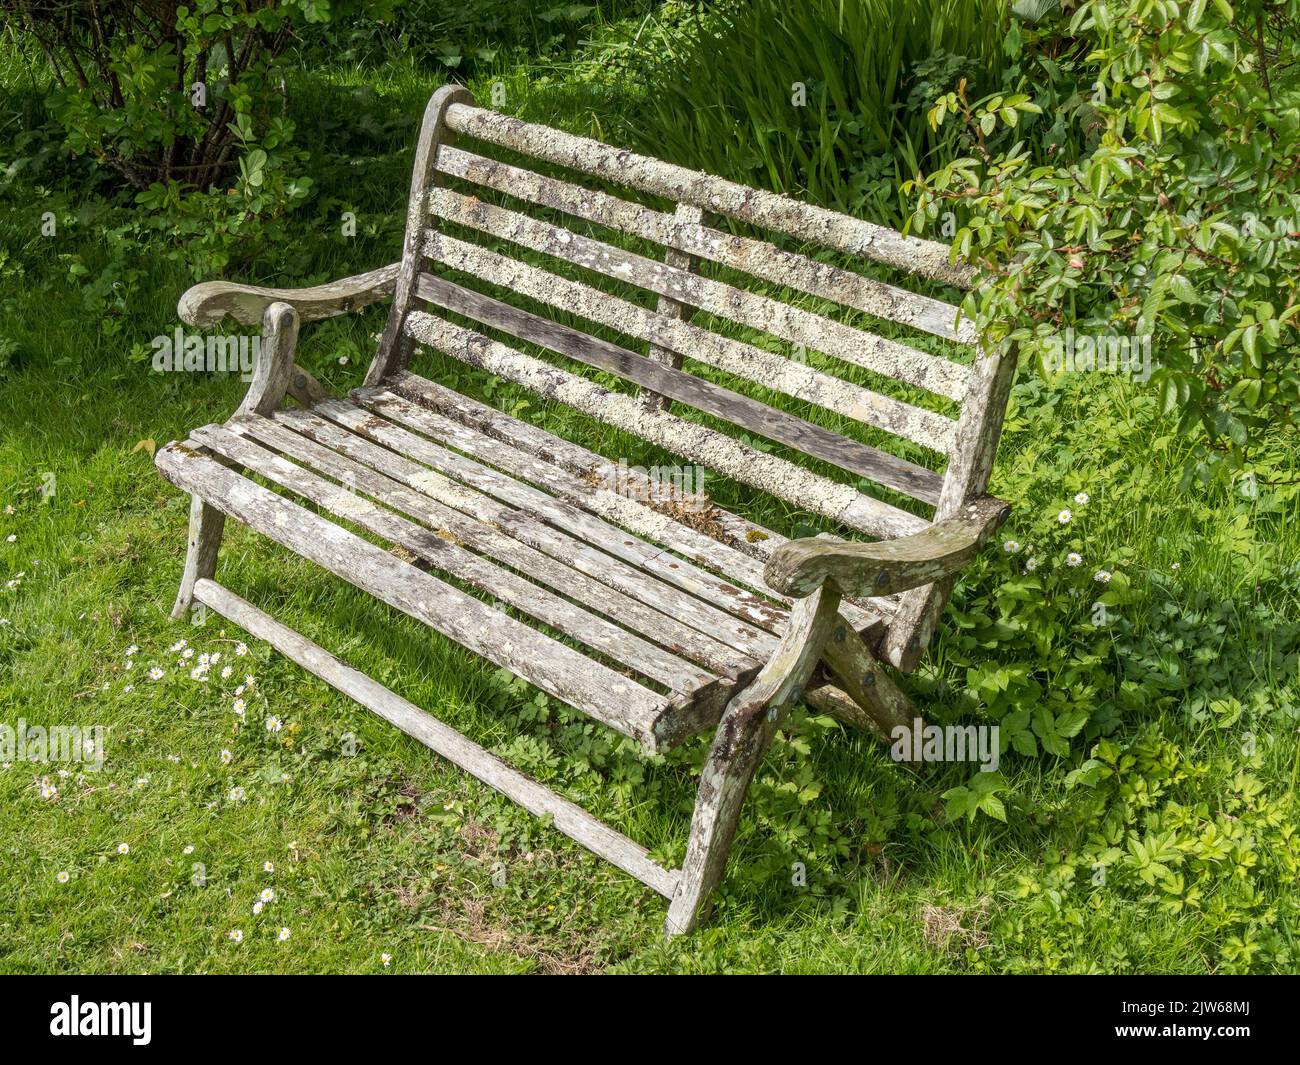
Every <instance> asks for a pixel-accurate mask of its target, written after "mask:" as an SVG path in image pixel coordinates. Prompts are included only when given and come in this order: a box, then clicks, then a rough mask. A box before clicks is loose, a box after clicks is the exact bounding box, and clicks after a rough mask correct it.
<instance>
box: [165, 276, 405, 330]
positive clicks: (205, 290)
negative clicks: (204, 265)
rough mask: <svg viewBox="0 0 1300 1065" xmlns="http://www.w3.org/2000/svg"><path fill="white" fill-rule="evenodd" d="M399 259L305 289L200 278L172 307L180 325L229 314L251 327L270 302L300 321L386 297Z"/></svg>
mask: <svg viewBox="0 0 1300 1065" xmlns="http://www.w3.org/2000/svg"><path fill="white" fill-rule="evenodd" d="M400 265H401V264H400V263H392V264H390V265H389V266H381V267H380V268H379V269H378V270H371V271H369V272H367V273H364V274H357V275H356V276H355V277H345V278H342V279H341V280H339V281H331V282H330V283H329V284H326V285H312V286H310V287H307V288H262V287H260V286H258V285H241V284H238V283H236V282H233V281H204V282H202V283H201V284H198V285H195V286H193V287H192V288H190V289H188V290H187V291H186V293H185V294H184V295H183V296H182V297H181V299H180V303H179V304H178V305H177V307H176V311H177V313H178V314H179V315H180V319H181V321H182V322H184V323H185V324H186V325H192V326H195V327H196V328H197V327H203V326H213V325H217V324H218V323H219V322H220V321H221V320H222V319H223V318H227V317H229V318H232V319H233V320H234V321H236V322H239V323H240V324H242V325H257V324H258V323H259V322H260V321H261V320H262V313H263V312H264V311H265V310H266V308H267V306H269V305H270V304H272V303H287V304H289V306H291V307H292V308H293V309H294V310H295V311H297V312H298V316H299V318H301V319H302V321H304V322H316V321H319V320H320V319H322V318H333V317H335V316H336V315H340V314H349V313H350V312H352V311H355V310H359V309H360V308H362V307H366V306H369V305H370V304H372V303H377V302H379V301H380V300H382V299H385V298H387V297H388V296H391V295H392V293H393V284H394V282H395V281H396V279H397V272H398V269H399V268H400Z"/></svg>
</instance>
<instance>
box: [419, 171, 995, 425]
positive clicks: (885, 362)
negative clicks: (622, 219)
mask: <svg viewBox="0 0 1300 1065" xmlns="http://www.w3.org/2000/svg"><path fill="white" fill-rule="evenodd" d="M429 203H430V208H431V210H432V211H433V213H434V214H435V215H436V216H437V217H439V218H443V219H445V220H447V221H450V222H455V223H456V224H458V225H463V226H467V227H468V228H470V229H475V230H478V231H479V232H481V233H484V234H487V235H490V236H494V237H501V238H503V239H505V240H508V241H510V242H512V243H514V244H517V245H519V246H521V247H525V248H529V249H530V250H532V251H537V252H542V253H543V254H546V255H550V256H553V257H555V258H558V259H562V260H564V261H565V262H568V263H572V264H573V265H575V266H581V267H583V268H585V269H588V270H592V271H595V272H596V273H600V274H604V275H605V276H607V277H612V278H614V279H615V280H618V281H622V282H625V283H627V284H631V285H635V286H637V287H639V288H643V289H646V290H648V291H650V292H655V293H658V294H659V295H662V296H668V297H671V298H672V299H675V300H678V301H680V302H682V303H685V304H687V305H689V306H692V307H698V308H699V309H701V310H704V311H707V312H708V313H710V314H715V315H718V316H719V317H723V318H726V319H729V320H730V321H733V322H736V323H738V324H740V325H744V326H748V327H749V328H752V329H757V330H760V331H762V332H765V333H769V334H771V335H773V336H777V337H780V338H781V339H783V340H787V341H789V342H791V343H793V344H803V345H805V346H806V347H808V348H811V349H813V350H816V351H822V352H825V353H827V354H829V355H833V356H834V357H835V358H837V359H841V360H843V361H845V362H849V363H853V364H854V365H857V366H861V367H863V368H865V369H868V370H872V371H873V372H875V373H879V374H883V375H884V376H886V377H892V378H894V379H895V380H899V381H905V382H907V383H908V384H911V385H915V386H917V387H918V388H924V389H926V390H928V391H930V392H933V393H935V394H937V395H942V396H947V397H949V398H950V399H955V400H958V401H960V400H961V399H962V398H964V396H965V394H966V388H967V384H968V381H969V376H970V374H969V371H968V370H967V368H966V367H965V366H962V365H960V364H959V363H955V362H951V361H949V360H947V359H944V358H940V357H939V356H936V355H930V354H928V353H926V352H923V351H918V350H917V349H915V348H911V347H908V346H907V345H906V344H900V343H898V342H897V341H894V340H887V339H885V338H884V337H879V336H876V335H875V334H874V333H868V332H866V331H864V330H861V329H855V328H853V327H852V326H848V325H844V324H843V323H841V322H836V321H834V320H832V319H830V318H826V317H823V316H822V315H818V314H814V313H813V312H811V311H807V310H804V309H803V308H801V307H793V306H791V305H790V304H787V303H782V302H781V301H780V300H776V299H772V298H770V297H768V296H762V295H759V294H758V293H755V292H749V291H747V290H745V289H740V288H736V287H735V286H733V285H728V284H726V283H724V282H721V281H715V280H713V279H711V278H707V277H701V276H700V275H698V274H692V273H688V272H687V271H685V270H679V269H677V268H675V267H672V266H668V265H666V264H664V263H660V262H656V261H655V260H653V259H647V258H645V257H644V256H641V255H637V254H635V253H634V252H630V251H624V250H623V249H621V248H617V247H614V246H613V245H612V244H606V243H604V242H603V241H599V240H595V239H593V238H591V237H586V236H583V235H582V234H580V233H574V232H571V231H570V230H567V229H564V228H563V227H561V226H554V225H550V224H549V223H546V222H542V221H539V220H537V219H535V218H531V217H529V216H528V215H525V214H521V213H519V212H517V211H511V210H508V209H506V208H504V207H497V206H495V205H493V204H490V203H485V202H484V201H482V200H478V199H475V198H474V197H471V196H465V195H463V194H462V193H459V192H455V191H453V190H451V189H445V188H437V189H433V190H432V191H431V192H430V195H429Z"/></svg>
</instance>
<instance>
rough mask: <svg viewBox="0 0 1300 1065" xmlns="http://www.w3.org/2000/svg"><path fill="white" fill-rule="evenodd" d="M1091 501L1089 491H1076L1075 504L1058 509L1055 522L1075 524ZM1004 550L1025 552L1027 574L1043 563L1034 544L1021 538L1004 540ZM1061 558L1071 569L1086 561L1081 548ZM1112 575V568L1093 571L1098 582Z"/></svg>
mask: <svg viewBox="0 0 1300 1065" xmlns="http://www.w3.org/2000/svg"><path fill="white" fill-rule="evenodd" d="M1091 502H1092V496H1090V495H1089V494H1088V493H1087V492H1076V493H1075V496H1074V501H1073V506H1065V507H1062V508H1061V509H1060V510H1058V511H1057V513H1056V521H1055V524H1056V525H1058V526H1060V527H1062V528H1064V527H1066V526H1070V525H1073V524H1074V522H1075V521H1076V519H1077V517H1078V516H1079V513H1080V512H1081V511H1082V509H1083V508H1084V507H1086V506H1087V505H1088V504H1089V503H1091ZM1002 550H1003V551H1004V552H1006V553H1007V554H1008V555H1020V554H1024V556H1025V558H1024V563H1023V566H1024V572H1025V573H1027V574H1028V573H1033V572H1034V571H1035V570H1036V569H1038V567H1039V566H1041V565H1042V564H1043V559H1042V558H1041V557H1040V556H1039V555H1038V554H1036V553H1034V545H1033V544H1027V545H1023V546H1022V545H1021V543H1020V541H1019V540H1004V541H1003V542H1002ZM1061 559H1062V561H1064V562H1065V565H1066V566H1067V567H1068V568H1070V569H1078V568H1079V567H1081V566H1082V565H1083V564H1084V562H1085V561H1086V560H1085V558H1084V555H1083V552H1082V551H1081V550H1070V551H1066V552H1065V553H1064V555H1062V556H1061ZM1112 576H1113V574H1112V573H1111V571H1110V570H1108V569H1102V568H1099V569H1097V570H1096V571H1095V572H1094V573H1093V575H1092V579H1093V580H1094V581H1096V582H1097V583H1098V584H1109V583H1110V580H1111V577H1112Z"/></svg>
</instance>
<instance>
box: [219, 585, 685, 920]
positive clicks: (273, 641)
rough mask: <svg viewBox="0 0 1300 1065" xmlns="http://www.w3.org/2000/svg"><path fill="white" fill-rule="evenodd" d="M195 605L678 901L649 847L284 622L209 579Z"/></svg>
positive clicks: (669, 875) (670, 873)
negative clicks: (511, 764) (606, 822)
mask: <svg viewBox="0 0 1300 1065" xmlns="http://www.w3.org/2000/svg"><path fill="white" fill-rule="evenodd" d="M194 598H195V599H197V600H198V601H199V602H200V603H203V604H204V605H205V606H207V607H209V608H210V609H212V610H214V611H216V612H217V613H218V614H220V615H221V616H222V617H224V618H227V619H228V620H230V621H231V622H233V623H234V624H236V625H238V626H240V627H241V628H243V629H244V630H246V631H247V632H249V633H251V634H252V635H254V636H256V637H257V638H258V639H260V640H265V641H266V642H267V643H269V644H270V645H271V646H272V647H274V648H275V649H276V650H277V651H279V652H280V653H281V654H282V655H284V656H285V657H286V658H288V659H289V660H290V661H293V662H296V663H297V664H298V665H300V666H302V667H303V668H304V669H306V670H307V671H309V672H311V673H314V674H315V675H316V676H318V677H320V679H321V680H323V681H325V683H326V684H329V685H330V686H331V687H333V688H335V689H337V690H338V691H340V692H342V693H343V694H344V695H346V696H348V697H349V698H351V699H354V700H355V701H356V702H358V703H360V704H361V705H362V706H364V707H365V708H366V709H367V710H371V711H373V712H374V713H376V714H378V715H379V716H380V717H382V718H383V719H384V720H385V721H387V722H389V723H390V724H392V725H396V726H397V727H398V728H399V729H401V730H402V731H403V732H405V733H406V734H407V735H408V736H411V737H412V738H414V739H417V740H419V741H420V742H421V743H423V744H424V745H425V746H426V747H428V748H430V749H431V750H432V751H434V752H435V753H436V754H440V755H442V757H444V758H446V759H447V760H448V761H449V762H452V763H453V764H455V765H457V766H459V767H460V768H461V769H463V770H465V771H466V772H467V773H469V774H470V775H471V776H474V777H477V778H478V779H479V780H481V781H482V782H483V783H484V784H487V785H488V786H489V787H491V788H495V789H496V790H497V791H499V792H501V793H502V794H503V795H505V796H507V797H508V798H510V799H513V800H514V801H515V802H517V803H518V804H519V805H520V806H522V807H524V809H526V810H528V811H529V812H530V813H532V814H535V815H537V816H538V817H551V818H553V819H554V824H555V827H556V828H557V829H559V830H560V831H561V832H563V833H564V834H565V835H566V836H569V837H570V838H571V839H574V840H576V841H577V842H578V843H581V844H582V845H583V846H584V847H586V848H587V849H588V850H590V851H592V852H593V853H594V854H597V855H599V856H600V857H602V858H604V859H605V860H606V861H609V862H612V863H613V864H614V865H616V866H618V867H619V868H620V869H622V870H623V871H624V872H625V873H629V874H631V875H632V876H634V877H636V878H637V879H638V880H639V881H641V883H643V884H645V885H646V886H647V887H650V888H653V889H654V890H655V891H657V892H658V893H659V894H660V895H663V896H664V897H665V898H667V899H671V898H672V897H673V893H674V892H675V891H676V889H677V881H678V878H679V876H680V871H679V870H676V869H665V868H664V867H663V866H661V865H659V864H658V863H657V862H654V861H652V860H651V859H650V857H649V854H648V852H647V851H646V849H645V848H644V847H642V846H640V845H639V844H637V843H634V842H633V841H632V840H630V839H628V838H627V837H626V836H624V835H622V834H621V833H618V832H615V831H614V830H613V829H612V828H610V827H609V826H608V825H606V824H605V823H604V822H603V821H601V820H600V819H599V818H596V817H594V816H592V815H591V814H589V813H588V812H587V811H586V810H584V809H582V807H580V806H577V805H575V804H574V803H572V802H570V801H569V800H568V799H565V798H563V797H562V796H560V795H557V794H556V793H555V792H553V791H552V790H551V789H550V788H547V787H545V786H543V785H541V784H539V783H537V781H535V780H533V779H532V778H531V777H528V776H526V775H525V774H523V773H521V772H519V771H518V770H517V769H514V768H513V767H511V766H509V765H507V764H506V763H505V762H503V761H501V759H499V758H497V757H496V755H494V754H492V753H491V752H490V751H488V750H486V749H484V748H483V747H480V746H479V745H478V744H477V743H474V742H473V741H471V740H469V739H466V738H465V737H464V736H462V735H461V734H460V733H459V732H457V731H456V730H455V729H453V728H451V727H450V726H449V725H445V724H443V723H442V722H441V721H439V720H438V719H437V718H435V717H433V716H432V715H431V714H428V713H426V712H425V711H424V710H421V709H420V708H419V707H418V706H416V705H415V704H414V703H411V702H408V701H407V700H406V699H403V698H402V697H401V696H400V695H397V694H396V693H395V692H393V691H391V690H390V689H388V688H386V687H384V686H383V685H382V684H380V683H379V682H378V681H375V680H372V679H371V678H370V677H367V676H366V675H365V674H364V673H362V672H360V671H358V670H356V669H353V668H352V667H351V666H349V665H347V664H346V663H345V662H343V661H342V660H341V659H339V658H336V657H335V656H334V655H332V654H330V653H329V652H328V651H326V650H325V649H324V648H323V647H321V646H320V645H319V644H315V643H313V642H312V641H311V640H308V639H307V638H306V637H304V636H302V635H301V634H299V633H297V632H295V631H294V630H293V629H291V628H289V627H288V626H286V625H283V624H281V623H280V622H278V621H276V620H275V618H273V617H271V615H269V614H267V613H266V612H265V611H262V610H259V609H258V608H257V607H255V606H253V605H252V604H251V603H249V602H248V601H247V600H244V599H241V598H240V597H239V596H238V595H236V594H235V593H234V592H232V591H230V589H228V588H226V587H224V586H222V585H220V584H218V583H217V582H216V581H213V580H208V579H206V578H204V579H200V580H199V581H197V582H196V583H195V585H194Z"/></svg>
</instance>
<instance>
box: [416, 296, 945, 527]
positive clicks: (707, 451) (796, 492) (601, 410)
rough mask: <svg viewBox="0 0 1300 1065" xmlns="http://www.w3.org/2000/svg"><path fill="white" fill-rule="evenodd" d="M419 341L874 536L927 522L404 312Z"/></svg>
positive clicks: (468, 333) (475, 336)
mask: <svg viewBox="0 0 1300 1065" xmlns="http://www.w3.org/2000/svg"><path fill="white" fill-rule="evenodd" d="M406 330H407V332H408V334H409V335H410V336H411V337H412V338H413V339H414V340H416V341H418V342H420V343H423V344H428V345H430V346H431V347H433V348H436V349H437V350H439V351H442V352H444V353H445V354H448V355H451V356H453V357H455V358H457V359H460V360H461V361H462V362H465V363H467V364H469V365H471V366H477V367H479V368H480V369H483V370H487V371H488V372H490V373H494V374H496V375H497V376H499V377H502V378H504V379H505V380H508V381H513V382H515V383H516V384H520V385H523V386H524V387H526V388H529V389H531V390H533V391H534V392H537V393H538V394H540V395H542V396H545V397H547V398H549V399H555V400H558V401H559V402H562V403H566V404H568V405H569V406H571V407H573V408H575V409H576V410H579V411H581V412H583V413H584V414H588V415H590V416H592V417H594V418H597V419H599V420H601V421H604V422H605V423H607V424H609V425H614V426H616V427H618V428H621V429H624V430H626V431H628V432H631V433H634V434H636V435H637V436H639V437H641V438H642V439H643V440H647V441H649V442H650V443H653V444H657V445H659V446H660V447H663V448H666V449H667V450H669V451H672V452H674V453H675V454H678V455H681V456H683V457H684V458H688V459H690V460H691V461H693V462H698V463H700V464H702V465H705V466H708V467H711V468H713V469H715V470H718V471H719V472H720V473H722V474H723V475H724V476H727V477H731V478H733V479H734V480H737V481H740V482H741V483H743V484H748V485H751V486H753V487H755V488H760V489H762V490H764V491H769V492H772V493H774V494H776V495H778V496H780V497H781V498H784V499H787V500H789V501H790V502H792V503H794V504H795V505H796V506H800V507H803V508H805V509H807V510H809V511H812V512H813V513H816V514H821V515H823V516H825V517H828V518H831V519H833V520H836V521H840V522H843V523H844V524H845V525H848V526H849V527H851V528H855V529H859V530H860V531H862V532H865V533H869V534H871V535H873V536H881V537H893V536H906V535H908V534H910V533H913V532H920V531H921V530H923V529H925V528H927V527H928V526H929V524H930V523H929V522H928V521H926V519H924V518H921V517H918V516H917V515H915V514H911V513H908V512H907V511H905V510H901V509H899V508H898V507H895V506H892V505H890V504H888V503H885V502H883V501H881V500H879V499H875V498H873V497H871V496H867V495H864V494H862V493H861V492H859V491H858V490H857V489H856V488H854V487H852V486H851V485H847V484H840V483H837V482H835V481H832V480H830V479H829V478H826V477H823V476H821V475H819V474H816V473H814V472H812V471H811V470H807V469H805V468H803V467H802V466H798V465H796V464H794V463H792V462H788V461H786V460H785V459H782V458H780V457H779V456H776V455H768V454H765V453H764V452H762V451H759V450H757V449H756V448H753V447H751V446H749V445H747V444H745V443H743V442H742V441H740V440H737V439H735V438H734V437H731V436H728V435H727V434H725V433H721V432H718V431H717V430H716V429H711V428H709V427H708V426H704V425H699V424H697V423H695V422H690V421H686V420H685V419H682V418H678V417H676V416H674V415H672V414H669V413H666V412H662V411H657V410H648V409H646V408H645V407H644V406H642V404H641V403H640V402H639V401H638V400H637V399H636V398H635V397H633V396H628V395H623V394H621V393H617V392H610V391H609V390H608V389H605V388H602V387H601V386H600V385H598V384H596V383H595V382H593V381H589V380H587V379H586V378H584V377H581V376H579V375H577V374H573V373H569V372H568V371H566V370H562V369H560V368H558V367H556V366H553V365H551V364H549V363H546V362H544V361H542V360H540V359H535V358H533V357H532V356H530V355H526V354H524V353H523V352H521V351H518V350H516V349H513V348H511V347H509V346H508V345H505V344H502V343H500V342H498V341H494V340H492V339H491V338H490V337H487V336H484V335H483V334H481V333H476V332H474V331H473V330H469V329H465V328H462V327H461V326H457V325H455V324H454V323H452V322H449V321H447V320H446V319H443V318H438V317H435V316H434V315H431V314H426V313H424V312H421V311H412V312H411V313H410V314H409V315H408V316H407V325H406Z"/></svg>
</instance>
